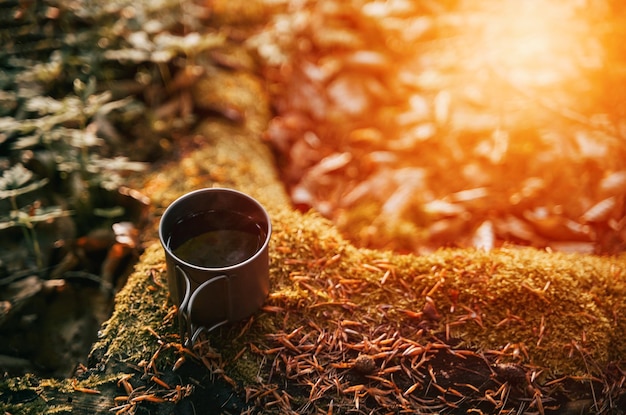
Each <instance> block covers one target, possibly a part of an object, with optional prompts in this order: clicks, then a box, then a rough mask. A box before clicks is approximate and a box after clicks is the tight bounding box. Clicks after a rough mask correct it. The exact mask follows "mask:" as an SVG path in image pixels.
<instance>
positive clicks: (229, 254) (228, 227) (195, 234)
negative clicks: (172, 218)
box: [167, 210, 266, 268]
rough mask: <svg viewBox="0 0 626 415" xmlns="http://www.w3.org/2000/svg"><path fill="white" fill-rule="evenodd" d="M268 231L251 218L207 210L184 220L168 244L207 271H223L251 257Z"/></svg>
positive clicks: (181, 255) (177, 226) (175, 229)
mask: <svg viewBox="0 0 626 415" xmlns="http://www.w3.org/2000/svg"><path fill="white" fill-rule="evenodd" d="M265 237H266V232H265V231H264V229H263V228H262V227H261V226H260V225H259V224H258V223H256V222H255V221H254V220H253V219H252V218H250V217H248V216H245V215H242V214H239V213H235V212H230V211H215V210H211V211H207V212H201V213H196V214H194V215H190V216H188V217H186V218H183V219H181V220H180V221H179V222H178V223H177V224H176V225H175V226H174V229H173V230H172V233H171V234H170V236H169V239H168V241H167V244H168V246H169V248H170V249H171V250H172V251H173V252H174V255H176V256H177V257H178V258H180V259H182V260H183V261H185V262H188V263H190V264H194V265H198V266H201V267H206V268H222V267H228V266H231V265H235V264H238V263H240V262H243V261H245V260H246V259H248V258H250V257H252V256H253V255H254V254H255V253H256V252H257V251H258V250H259V249H260V248H261V246H262V245H263V242H264V241H265Z"/></svg>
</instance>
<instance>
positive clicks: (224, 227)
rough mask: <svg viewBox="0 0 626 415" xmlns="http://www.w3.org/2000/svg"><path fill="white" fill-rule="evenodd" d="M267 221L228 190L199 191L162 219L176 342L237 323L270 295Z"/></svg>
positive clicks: (243, 197)
mask: <svg viewBox="0 0 626 415" xmlns="http://www.w3.org/2000/svg"><path fill="white" fill-rule="evenodd" d="M271 233H272V225H271V222H270V218H269V215H268V214H267V212H266V211H265V209H264V208H263V206H261V204H259V202H257V201H256V200H254V199H253V198H251V197H250V196H248V195H246V194H244V193H241V192H239V191H236V190H232V189H219V188H210V189H200V190H196V191H193V192H191V193H187V194H186V195H183V196H181V197H180V198H178V199H177V200H175V201H174V202H173V203H172V204H171V205H170V206H169V207H168V208H167V209H166V210H165V212H164V213H163V216H162V218H161V223H160V224H159V238H160V239H161V245H163V249H164V250H165V261H166V264H167V283H168V287H169V289H170V295H171V298H172V300H173V301H174V303H175V304H176V305H177V306H178V318H179V324H180V335H181V342H183V343H184V344H185V345H190V344H193V343H194V342H195V341H196V339H197V338H198V335H200V333H202V332H203V331H206V332H210V331H211V330H214V329H216V328H217V327H220V326H222V325H223V324H226V323H228V322H234V321H238V320H242V319H244V318H246V317H248V316H250V315H252V314H253V313H254V312H255V311H257V310H258V309H259V308H260V307H261V305H262V304H263V302H264V301H265V299H266V297H267V295H268V293H269V252H268V249H269V240H270V235H271Z"/></svg>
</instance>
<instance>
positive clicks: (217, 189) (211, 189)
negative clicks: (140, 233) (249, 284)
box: [159, 187, 272, 272]
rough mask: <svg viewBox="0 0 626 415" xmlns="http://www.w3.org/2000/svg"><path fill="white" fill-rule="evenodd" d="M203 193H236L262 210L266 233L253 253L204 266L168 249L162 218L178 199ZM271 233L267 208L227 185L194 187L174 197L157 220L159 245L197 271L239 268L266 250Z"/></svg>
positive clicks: (174, 257) (270, 222)
mask: <svg viewBox="0 0 626 415" xmlns="http://www.w3.org/2000/svg"><path fill="white" fill-rule="evenodd" d="M204 193H232V194H236V195H238V196H240V197H243V198H245V199H248V200H249V201H251V202H252V203H253V204H254V205H256V207H258V208H259V210H260V211H261V212H263V216H264V217H265V219H266V222H267V234H266V235H265V240H264V241H263V244H262V245H261V246H260V247H259V248H258V249H257V250H256V251H255V252H254V254H253V255H251V256H250V257H248V258H246V259H245V260H243V261H241V262H237V263H236V264H233V265H227V266H225V267H205V266H202V265H196V264H194V263H191V262H187V261H185V260H183V259H181V258H180V257H179V256H178V255H176V254H175V253H174V251H173V250H171V249H170V247H169V244H167V243H166V241H165V238H164V235H163V218H165V217H166V215H167V214H168V213H170V212H171V211H172V210H173V208H174V206H175V205H176V204H178V203H179V202H180V201H182V200H184V199H188V198H192V197H194V196H197V195H198V194H204ZM235 211H236V210H235ZM271 234H272V221H271V220H270V216H269V213H268V212H267V210H265V208H264V207H263V205H261V203H259V201H258V200H256V199H255V198H253V197H252V196H250V195H248V194H246V193H243V192H242V191H239V190H236V189H230V188H227V187H205V188H202V189H196V190H192V191H191V192H188V193H185V194H183V195H181V196H179V197H178V198H176V200H174V201H173V202H172V203H170V205H169V206H168V207H167V208H166V209H165V211H163V214H162V215H161V219H160V220H159V239H160V241H161V245H162V246H163V249H165V251H167V253H168V254H169V255H170V256H171V257H172V258H173V259H175V260H176V261H177V262H178V263H180V264H183V265H184V266H185V267H189V268H191V269H195V270H198V271H213V272H219V271H230V270H234V269H237V268H240V267H242V266H243V265H245V264H247V263H249V262H252V261H254V259H255V258H257V257H258V256H259V255H261V253H262V252H263V251H265V250H266V248H267V245H269V242H270V236H271Z"/></svg>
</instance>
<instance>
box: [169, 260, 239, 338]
mask: <svg viewBox="0 0 626 415" xmlns="http://www.w3.org/2000/svg"><path fill="white" fill-rule="evenodd" d="M176 270H177V272H179V273H180V274H181V275H182V276H183V280H184V281H185V295H184V297H183V301H182V302H181V304H180V308H179V311H178V316H179V326H180V335H181V337H180V338H181V341H183V343H184V345H185V347H188V346H190V345H193V344H194V343H195V342H196V340H197V338H198V336H199V335H200V333H202V332H203V331H205V332H207V333H209V332H211V331H213V330H215V329H216V328H218V327H220V326H222V325H224V324H226V323H228V321H229V319H230V318H231V315H232V313H231V310H230V307H231V304H232V302H231V287H230V278H229V277H228V275H219V276H217V277H213V278H211V279H210V280H208V281H205V282H203V283H202V284H200V285H199V286H198V288H196V289H195V290H194V292H193V293H191V282H190V280H189V277H188V276H187V273H186V272H185V271H183V270H182V269H181V268H180V267H179V266H176ZM222 280H224V281H226V296H227V297H226V298H227V304H228V310H227V317H226V319H224V320H222V321H220V322H217V323H216V324H214V325H212V326H210V327H208V328H207V327H205V326H197V325H195V324H193V319H192V316H191V313H192V310H193V304H194V303H195V301H196V298H197V296H198V295H199V293H200V292H201V291H202V290H204V289H205V288H206V287H208V286H209V285H211V284H213V283H215V282H218V281H222ZM185 331H186V333H185Z"/></svg>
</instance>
